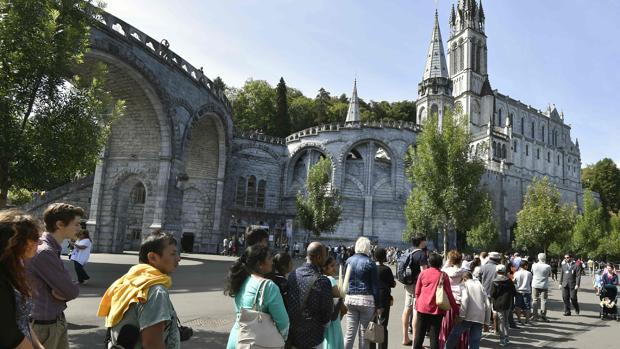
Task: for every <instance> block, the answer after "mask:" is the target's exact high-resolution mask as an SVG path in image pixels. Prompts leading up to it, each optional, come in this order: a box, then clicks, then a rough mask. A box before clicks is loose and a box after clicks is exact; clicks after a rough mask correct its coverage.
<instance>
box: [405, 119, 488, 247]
mask: <svg viewBox="0 0 620 349" xmlns="http://www.w3.org/2000/svg"><path fill="white" fill-rule="evenodd" d="M463 119H465V118H459V117H457V116H455V115H453V114H452V113H451V112H448V113H446V114H445V115H444V118H443V124H442V127H441V129H440V128H439V125H438V117H437V115H436V114H435V115H431V117H429V118H428V120H427V122H426V123H425V124H424V132H422V134H421V135H420V137H419V138H418V143H417V146H416V148H411V149H410V150H409V155H408V158H409V159H410V160H409V161H408V162H409V163H410V165H409V166H408V167H407V175H408V177H409V179H410V180H411V182H412V183H413V184H414V188H413V190H412V192H411V196H410V197H409V199H408V200H407V204H406V206H405V216H406V217H407V220H408V226H409V230H408V231H407V234H408V235H411V234H420V233H421V232H420V230H421V229H428V228H429V227H432V228H433V231H437V230H441V231H442V233H443V250H444V253H445V252H447V250H448V234H449V233H450V232H455V233H458V232H466V231H468V230H469V229H471V228H472V227H474V226H475V225H477V223H479V222H480V221H481V219H480V217H479V213H480V212H481V208H482V207H483V205H484V204H485V200H484V198H486V196H485V194H484V193H481V192H480V191H481V190H482V189H480V187H479V183H480V178H481V176H482V174H483V173H484V163H483V161H482V160H481V159H480V158H479V157H471V156H470V154H469V143H470V140H471V139H470V135H469V132H467V130H466V128H465V125H464V124H463V123H462V122H461V121H459V120H463ZM416 230H417V231H416ZM429 233H430V231H426V232H425V235H429Z"/></svg>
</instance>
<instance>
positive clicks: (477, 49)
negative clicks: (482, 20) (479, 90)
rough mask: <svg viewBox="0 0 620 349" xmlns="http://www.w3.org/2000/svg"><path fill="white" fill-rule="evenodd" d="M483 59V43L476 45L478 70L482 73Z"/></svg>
mask: <svg viewBox="0 0 620 349" xmlns="http://www.w3.org/2000/svg"><path fill="white" fill-rule="evenodd" d="M481 59H482V45H480V44H479V45H478V46H477V47H476V72H478V73H480V70H481V67H482V64H481V62H480V60H481Z"/></svg>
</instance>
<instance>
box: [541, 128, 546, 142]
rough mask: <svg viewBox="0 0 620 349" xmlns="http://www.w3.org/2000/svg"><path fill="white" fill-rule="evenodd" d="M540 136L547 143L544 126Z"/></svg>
mask: <svg viewBox="0 0 620 349" xmlns="http://www.w3.org/2000/svg"><path fill="white" fill-rule="evenodd" d="M540 136H541V139H542V141H543V142H544V141H545V126H544V125H543V127H542V129H541V130H540Z"/></svg>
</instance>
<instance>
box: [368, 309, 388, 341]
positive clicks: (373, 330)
mask: <svg viewBox="0 0 620 349" xmlns="http://www.w3.org/2000/svg"><path fill="white" fill-rule="evenodd" d="M364 338H366V340H367V341H369V342H372V343H376V344H381V343H383V341H384V340H385V329H384V327H383V325H381V324H380V323H379V319H378V318H377V317H376V316H375V317H374V318H373V319H372V320H371V321H370V322H369V323H368V327H367V328H366V333H365V334H364Z"/></svg>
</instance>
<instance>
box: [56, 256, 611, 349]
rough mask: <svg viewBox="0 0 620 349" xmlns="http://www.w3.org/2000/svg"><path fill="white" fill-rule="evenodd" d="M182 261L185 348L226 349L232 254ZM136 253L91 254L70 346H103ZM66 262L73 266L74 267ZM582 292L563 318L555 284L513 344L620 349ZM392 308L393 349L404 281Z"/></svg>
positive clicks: (175, 291) (177, 284)
mask: <svg viewBox="0 0 620 349" xmlns="http://www.w3.org/2000/svg"><path fill="white" fill-rule="evenodd" d="M182 258H183V259H182V261H181V265H180V266H179V268H178V270H177V271H176V273H175V274H174V275H173V286H172V292H171V294H172V296H171V297H172V301H173V303H174V306H175V308H176V311H177V313H178V315H179V317H180V319H181V321H182V322H183V323H184V324H187V325H189V326H192V327H193V328H194V333H195V335H194V337H193V338H192V339H191V340H190V341H188V342H185V343H183V345H182V347H183V348H208V349H212V348H213V349H219V348H224V347H225V344H226V341H227V339H228V334H229V332H230V328H231V327H232V325H233V321H234V311H233V303H232V300H231V299H230V298H228V297H226V296H224V294H223V292H222V291H223V287H224V280H225V278H226V272H227V270H228V267H229V266H230V264H231V262H232V261H233V260H234V259H233V258H230V257H220V256H213V255H199V254H183V255H182ZM137 260H138V256H137V254H135V253H125V254H93V255H92V256H91V260H90V262H89V264H88V266H87V270H88V272H89V274H90V276H91V281H90V283H89V284H88V285H86V286H82V289H81V294H80V297H79V298H78V299H76V300H74V301H72V302H70V303H69V305H68V306H69V308H68V309H67V311H66V315H67V319H68V321H69V340H70V342H71V348H75V349H80V348H88V349H93V348H101V347H102V343H103V337H104V333H105V330H104V328H103V319H101V318H97V316H96V312H97V306H98V304H99V300H100V297H101V295H102V294H103V292H104V291H105V289H106V288H107V287H108V286H109V285H110V284H111V283H112V281H114V280H115V279H116V278H117V277H119V276H121V275H122V274H123V273H125V272H126V271H127V270H128V269H129V268H130V266H131V265H133V264H134V263H136V262H137ZM68 263H69V262H68V261H67V266H68V267H70V268H71V270H73V268H72V265H70V264H68ZM582 285H583V289H582V291H580V292H579V300H580V303H581V307H582V312H581V315H579V316H575V315H574V313H573V316H571V317H568V318H566V317H563V316H562V313H561V311H562V303H561V300H560V299H561V293H560V291H559V290H558V289H557V285H555V288H554V289H553V290H552V292H551V294H550V296H549V298H550V299H549V302H548V304H549V309H550V311H549V319H550V320H551V322H550V323H539V324H536V325H535V326H524V327H522V328H521V329H519V330H513V331H512V332H511V337H512V344H511V346H510V347H511V348H592V349H594V348H596V349H604V348H619V347H620V343H619V342H618V338H620V335H619V332H618V329H620V323H617V322H614V321H609V320H605V321H604V320H600V319H599V318H598V302H597V297H596V296H595V295H594V293H593V291H592V290H591V288H590V285H591V280H590V278H589V277H584V278H582ZM394 299H395V302H394V306H393V308H392V314H391V319H390V326H389V331H390V335H389V341H390V345H389V347H390V348H404V347H403V346H401V345H400V336H401V331H400V321H399V318H400V311H401V310H402V307H403V301H404V294H403V288H402V285H400V284H398V285H397V287H396V289H395V291H394ZM482 347H483V348H499V341H498V338H497V336H494V335H485V337H484V338H483V341H482Z"/></svg>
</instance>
